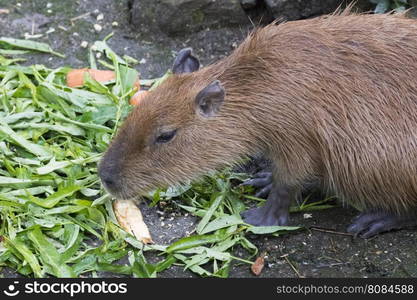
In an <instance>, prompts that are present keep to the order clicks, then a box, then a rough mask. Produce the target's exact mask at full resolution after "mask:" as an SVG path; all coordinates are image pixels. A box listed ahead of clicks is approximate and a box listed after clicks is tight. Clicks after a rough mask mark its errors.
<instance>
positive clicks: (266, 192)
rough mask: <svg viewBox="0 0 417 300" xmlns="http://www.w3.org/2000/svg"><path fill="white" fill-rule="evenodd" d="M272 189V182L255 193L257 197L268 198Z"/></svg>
mask: <svg viewBox="0 0 417 300" xmlns="http://www.w3.org/2000/svg"><path fill="white" fill-rule="evenodd" d="M271 190H272V183H271V184H269V185H267V186H266V187H264V188H262V189H261V190H260V191H259V192H257V193H256V194H255V197H257V198H266V197H267V196H268V195H269V193H270V192H271Z"/></svg>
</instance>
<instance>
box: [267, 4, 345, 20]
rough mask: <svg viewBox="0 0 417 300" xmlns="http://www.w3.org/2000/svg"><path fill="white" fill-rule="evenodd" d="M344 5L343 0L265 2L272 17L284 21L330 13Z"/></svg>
mask: <svg viewBox="0 0 417 300" xmlns="http://www.w3.org/2000/svg"><path fill="white" fill-rule="evenodd" d="M344 3H345V1H343V0H308V1H306V0H265V4H266V7H267V9H269V10H270V11H271V13H272V15H273V16H274V17H275V18H283V19H285V20H298V19H304V18H308V17H312V16H315V15H320V14H327V13H331V12H333V11H335V10H336V8H337V7H339V6H340V5H341V4H344Z"/></svg>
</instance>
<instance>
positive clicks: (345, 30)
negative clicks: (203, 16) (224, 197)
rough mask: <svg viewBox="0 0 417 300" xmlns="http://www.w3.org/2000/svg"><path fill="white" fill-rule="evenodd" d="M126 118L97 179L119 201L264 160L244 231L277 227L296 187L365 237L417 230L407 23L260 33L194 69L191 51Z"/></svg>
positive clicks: (338, 18) (416, 37) (343, 18)
mask: <svg viewBox="0 0 417 300" xmlns="http://www.w3.org/2000/svg"><path fill="white" fill-rule="evenodd" d="M173 73H174V75H172V76H171V77H169V78H168V79H167V80H166V81H165V82H164V83H163V84H162V85H160V86H159V87H158V88H156V89H155V90H154V91H152V92H151V93H149V94H148V96H147V97H146V98H144V99H143V101H142V102H141V104H140V105H138V107H136V108H135V109H134V111H132V113H131V114H130V115H129V116H128V117H127V119H126V121H125V122H124V124H123V126H122V127H121V129H120V130H119V132H118V134H117V136H116V138H115V139H114V140H113V142H112V143H111V145H110V147H109V149H108V150H107V152H106V153H105V155H104V157H103V159H102V161H101V163H100V166H99V174H100V177H101V180H102V182H103V184H104V186H105V187H106V188H107V190H108V191H109V192H110V193H112V194H113V195H115V196H116V197H120V198H129V197H133V196H135V195H137V194H139V193H143V192H146V191H149V190H151V189H154V188H156V187H160V186H166V185H171V184H177V183H180V182H182V181H185V180H189V179H194V178H197V177H198V176H200V175H202V174H204V173H206V172H208V171H211V170H215V169H220V168H223V167H225V166H229V165H232V164H234V163H236V162H240V161H241V160H242V159H243V158H245V157H247V156H248V155H254V154H258V153H263V154H264V155H265V156H266V157H267V158H268V159H270V160H271V161H272V162H273V185H272V189H271V192H270V194H269V196H268V199H267V202H266V204H265V205H264V206H263V207H260V208H255V209H252V210H249V211H247V212H245V213H244V214H243V216H244V217H245V220H246V222H248V223H251V224H254V225H285V224H287V223H288V207H289V204H290V200H291V199H293V198H294V197H295V196H296V195H297V194H299V192H300V191H301V190H302V188H303V187H304V186H305V185H311V184H313V185H316V186H319V187H320V188H321V189H323V190H324V191H326V192H327V193H328V194H330V195H335V196H337V197H338V198H339V199H341V200H342V201H345V202H347V203H351V204H353V205H354V206H355V207H360V208H361V209H362V210H363V212H362V213H361V214H360V215H359V216H358V217H357V218H356V219H355V220H354V223H353V224H352V225H351V226H350V227H349V228H348V231H350V232H352V233H354V234H356V235H359V236H361V237H364V238H367V237H370V236H373V235H375V234H377V233H380V232H383V231H388V230H391V229H394V228H401V227H405V226H413V225H415V224H416V222H417V221H416V220H417V21H415V20H412V19H408V18H406V17H405V16H404V15H403V14H398V15H394V14H384V15H372V14H353V13H350V12H342V13H335V14H333V15H329V16H325V17H320V18H315V19H309V20H302V21H294V22H285V23H281V24H271V25H268V26H266V27H264V28H259V29H256V30H254V31H253V32H252V33H251V34H250V35H249V36H248V37H247V38H246V39H245V40H244V41H243V42H242V43H241V45H240V46H239V47H238V48H237V49H235V50H234V51H233V53H232V54H231V55H230V56H228V57H226V58H224V59H222V60H220V61H218V62H216V63H214V64H211V65H209V66H206V67H204V68H200V64H199V62H198V60H197V59H196V58H195V57H194V56H193V54H192V52H191V49H189V48H187V49H183V50H181V51H180V52H179V54H178V57H177V58H176V60H175V62H174V65H173Z"/></svg>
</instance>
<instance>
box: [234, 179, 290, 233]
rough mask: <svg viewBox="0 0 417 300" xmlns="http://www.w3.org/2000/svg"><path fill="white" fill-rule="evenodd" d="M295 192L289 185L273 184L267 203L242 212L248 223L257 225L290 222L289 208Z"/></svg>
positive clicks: (285, 223) (280, 224) (281, 224)
mask: <svg viewBox="0 0 417 300" xmlns="http://www.w3.org/2000/svg"><path fill="white" fill-rule="evenodd" d="M292 195H293V193H292V192H291V189H289V188H287V187H282V186H278V185H276V184H272V188H271V192H270V193H269V196H268V199H267V200H266V203H265V205H264V206H262V207H257V208H252V209H249V210H247V211H245V212H243V213H242V216H243V218H244V220H245V222H246V223H249V224H252V225H255V226H274V225H279V226H283V225H287V224H288V208H289V206H290V202H291V197H292Z"/></svg>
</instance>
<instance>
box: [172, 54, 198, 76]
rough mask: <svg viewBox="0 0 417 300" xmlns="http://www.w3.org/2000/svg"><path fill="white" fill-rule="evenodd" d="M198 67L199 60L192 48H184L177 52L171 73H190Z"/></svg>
mask: <svg viewBox="0 0 417 300" xmlns="http://www.w3.org/2000/svg"><path fill="white" fill-rule="evenodd" d="M199 68H200V62H199V61H198V58H197V57H195V56H194V55H193V49H191V48H184V49H182V50H180V52H178V55H177V57H176V58H175V60H174V64H173V66H172V73H174V74H181V73H191V72H194V71H197V70H198V69H199Z"/></svg>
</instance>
